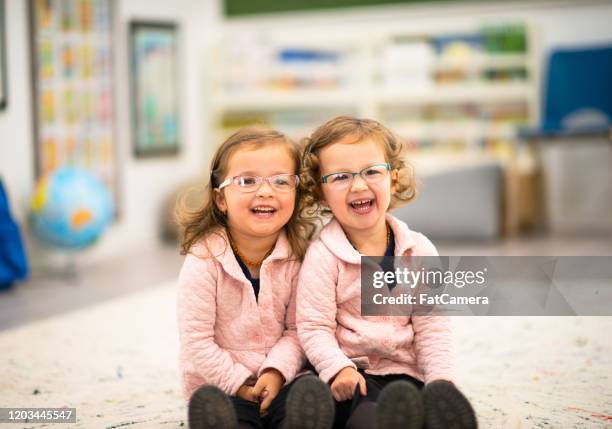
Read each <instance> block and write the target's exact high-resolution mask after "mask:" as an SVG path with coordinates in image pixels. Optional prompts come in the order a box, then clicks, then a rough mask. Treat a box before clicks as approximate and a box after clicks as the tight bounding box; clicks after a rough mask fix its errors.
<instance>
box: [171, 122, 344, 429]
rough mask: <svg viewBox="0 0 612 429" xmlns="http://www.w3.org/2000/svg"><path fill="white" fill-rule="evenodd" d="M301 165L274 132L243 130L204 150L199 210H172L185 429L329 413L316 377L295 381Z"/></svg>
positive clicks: (320, 421)
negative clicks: (177, 228) (205, 173)
mask: <svg viewBox="0 0 612 429" xmlns="http://www.w3.org/2000/svg"><path fill="white" fill-rule="evenodd" d="M300 161H301V160H300V151H299V148H298V147H297V145H295V144H294V143H293V142H291V141H290V140H289V139H288V138H286V137H285V136H284V135H283V134H281V133H279V132H277V131H274V130H270V129H267V128H263V127H249V128H243V129H241V130H239V131H238V132H236V133H235V134H233V135H232V136H231V137H229V138H228V139H227V140H226V141H225V142H224V143H223V144H222V145H221V146H220V147H219V149H218V150H217V152H216V154H215V156H214V157H213V160H212V165H211V169H210V171H211V175H210V182H209V183H208V184H207V194H206V197H205V201H204V202H203V205H202V207H201V208H200V209H199V210H196V211H189V210H186V209H179V212H178V215H179V220H180V222H181V224H182V226H183V228H184V234H183V242H182V253H183V254H185V255H186V258H185V262H184V264H183V267H182V269H181V272H180V276H179V285H178V302H177V314H178V327H179V337H180V366H181V374H182V381H183V390H184V394H185V397H186V398H187V399H189V412H188V417H189V427H190V428H191V429H203V428H215V429H223V428H228V429H229V428H232V429H234V428H238V427H240V428H263V427H269V428H277V427H280V426H281V425H283V424H284V425H286V426H285V427H292V428H293V427H295V428H300V427H306V426H303V425H304V424H306V423H308V424H309V426H308V427H314V428H317V427H322V426H321V425H323V426H326V425H327V426H328V425H329V423H326V422H331V421H332V420H333V403H332V402H331V399H330V401H329V404H328V405H326V403H325V402H320V401H315V400H314V397H315V396H316V395H319V396H321V395H325V394H328V392H326V391H325V390H321V389H320V386H318V385H317V384H316V378H314V377H312V376H311V377H302V378H300V381H299V382H296V383H292V382H293V380H294V379H295V378H296V375H297V374H298V372H300V370H301V369H302V368H303V366H304V364H305V357H304V353H303V350H302V348H301V347H300V344H299V341H298V339H297V332H296V326H295V285H296V282H297V275H298V271H299V268H300V262H301V259H302V257H303V254H304V251H305V238H304V237H306V236H307V235H308V234H309V230H310V227H309V224H308V222H306V221H305V220H304V218H303V217H302V216H301V214H300V210H297V209H299V205H300V201H301V195H300V194H301V192H300V190H299V188H298V185H299V178H298V176H297V173H298V168H299V165H300ZM313 379H314V380H315V382H314V383H313ZM290 388H291V391H290ZM317 389H319V390H318V391H317ZM313 395H314V396H313ZM304 413H306V414H304Z"/></svg>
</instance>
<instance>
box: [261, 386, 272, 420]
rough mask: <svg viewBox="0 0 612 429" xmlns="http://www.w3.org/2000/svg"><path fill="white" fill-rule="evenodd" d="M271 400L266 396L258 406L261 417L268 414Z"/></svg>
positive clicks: (270, 396)
mask: <svg viewBox="0 0 612 429" xmlns="http://www.w3.org/2000/svg"><path fill="white" fill-rule="evenodd" d="M266 393H267V391H266ZM272 399H274V397H273V396H272V395H266V399H264V400H263V402H262V403H261V405H260V406H259V414H261V415H263V414H265V413H267V412H268V408H269V407H270V404H271V403H272Z"/></svg>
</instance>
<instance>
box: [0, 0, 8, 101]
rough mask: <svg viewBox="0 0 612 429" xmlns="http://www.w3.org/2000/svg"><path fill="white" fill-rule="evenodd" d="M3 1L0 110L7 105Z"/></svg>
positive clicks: (1, 2) (0, 8)
mask: <svg viewBox="0 0 612 429" xmlns="http://www.w3.org/2000/svg"><path fill="white" fill-rule="evenodd" d="M4 8H5V5H4V0H0V110H2V109H4V108H5V107H6V103H7V99H8V96H7V89H8V85H7V82H6V80H7V78H6V68H7V67H6V47H7V43H6V33H7V32H6V19H5V17H4Z"/></svg>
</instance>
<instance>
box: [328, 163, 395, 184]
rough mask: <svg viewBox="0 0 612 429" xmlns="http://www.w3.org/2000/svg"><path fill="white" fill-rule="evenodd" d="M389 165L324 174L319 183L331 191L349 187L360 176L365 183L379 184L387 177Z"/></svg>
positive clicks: (376, 165)
mask: <svg viewBox="0 0 612 429" xmlns="http://www.w3.org/2000/svg"><path fill="white" fill-rule="evenodd" d="M390 170H391V164H389V163H384V164H374V165H370V166H368V167H366V168H364V169H362V170H361V171H357V172H353V171H339V172H337V173H331V174H326V175H325V176H323V177H321V182H323V183H325V184H326V185H327V186H328V187H329V188H330V189H332V190H341V189H346V188H348V187H349V186H351V183H353V179H355V176H361V177H362V179H363V180H365V181H366V182H367V183H379V182H382V181H383V180H385V177H387V176H388V175H389V171H390Z"/></svg>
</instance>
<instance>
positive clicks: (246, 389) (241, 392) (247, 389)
mask: <svg viewBox="0 0 612 429" xmlns="http://www.w3.org/2000/svg"><path fill="white" fill-rule="evenodd" d="M253 389H254V387H253V386H247V385H246V384H243V385H242V386H240V388H239V389H238V391H237V392H236V396H238V397H239V398H242V399H244V400H245V401H250V402H258V400H257V396H255V395H254V394H253Z"/></svg>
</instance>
